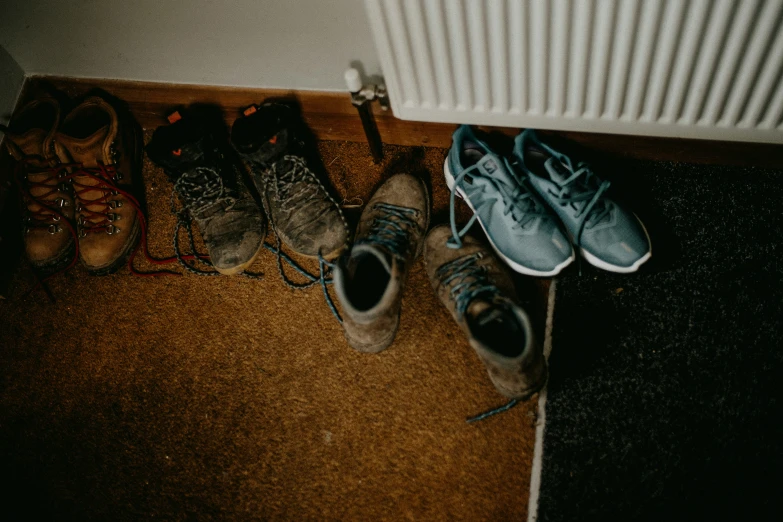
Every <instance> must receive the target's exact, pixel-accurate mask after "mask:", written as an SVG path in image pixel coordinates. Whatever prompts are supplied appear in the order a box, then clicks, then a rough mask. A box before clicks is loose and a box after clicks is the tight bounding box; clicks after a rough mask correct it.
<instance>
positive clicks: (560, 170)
mask: <svg viewBox="0 0 783 522" xmlns="http://www.w3.org/2000/svg"><path fill="white" fill-rule="evenodd" d="M544 168H545V169H546V171H547V173H548V174H549V178H550V179H551V180H552V181H554V182H555V183H557V184H558V186H561V187H562V186H563V184H564V183H565V182H566V181H568V178H570V177H571V176H573V173H572V172H571V171H569V170H568V169H567V168H566V167H565V165H563V164H562V163H561V162H560V161H559V160H558V159H557V158H555V157H551V158H549V159H548V160H546V163H544Z"/></svg>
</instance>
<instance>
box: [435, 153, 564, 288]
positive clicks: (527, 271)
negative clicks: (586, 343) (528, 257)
mask: <svg viewBox="0 0 783 522" xmlns="http://www.w3.org/2000/svg"><path fill="white" fill-rule="evenodd" d="M443 174H444V175H445V177H446V185H447V186H448V187H449V190H451V191H453V190H454V176H453V175H452V174H451V171H450V170H449V160H448V158H446V161H445V162H444V163H443ZM457 195H458V196H459V197H460V199H462V200H463V201H464V202H465V203H467V205H468V207H469V208H470V210H471V212H473V213H474V214H475V213H476V209H475V208H473V204H472V203H471V202H470V199H468V197H467V195H466V194H465V192H464V191H463V190H462V189H461V188H459V187H457ZM476 221H478V224H479V225H481V228H482V230H484V235H485V236H487V240H488V241H489V244H490V245H491V246H492V250H494V251H495V253H496V254H497V255H498V256H500V258H501V259H502V260H503V261H505V262H506V264H507V265H508V266H510V267H511V269H512V270H514V272H517V273H519V274H524V275H529V276H535V277H554V276H556V275H557V274H559V273H560V272H562V271H563V269H564V268H565V267H567V266H568V265H570V264H571V263H573V262H574V259H576V254H575V253H573V252H572V253H571V257H569V258H568V259H566V260H565V261H563V262H562V263H560V264H559V265H557V266H556V267H555V268H553V269H552V270H550V271H548V272H542V271H539V270H534V269H532V268H528V267H526V266H523V265H520V264H519V263H517V262H516V261H514V260H513V259H509V258H508V257H507V256H506V255H505V254H503V252H501V251H500V249H499V248H498V247H497V246H496V245H495V243H494V242H493V241H492V237H490V235H489V234H488V233H487V229H486V228H485V227H484V223H482V222H481V218H477V219H476ZM572 250H573V249H572Z"/></svg>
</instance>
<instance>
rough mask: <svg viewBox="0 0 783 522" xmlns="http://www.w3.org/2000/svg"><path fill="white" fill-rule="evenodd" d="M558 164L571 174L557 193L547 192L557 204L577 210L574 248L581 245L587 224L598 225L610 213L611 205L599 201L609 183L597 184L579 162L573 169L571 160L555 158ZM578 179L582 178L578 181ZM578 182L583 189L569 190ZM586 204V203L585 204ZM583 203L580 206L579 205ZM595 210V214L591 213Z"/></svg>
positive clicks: (588, 169)
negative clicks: (577, 223)
mask: <svg viewBox="0 0 783 522" xmlns="http://www.w3.org/2000/svg"><path fill="white" fill-rule="evenodd" d="M555 157H556V158H557V159H558V160H560V163H561V164H562V165H563V166H564V167H565V168H566V169H568V171H569V172H571V177H569V178H568V179H567V180H565V181H564V182H563V184H562V186H561V187H560V190H559V191H557V192H554V191H551V190H550V191H549V194H550V195H552V196H554V197H555V198H557V200H558V202H559V203H560V204H561V205H563V206H565V205H571V204H573V205H574V206H575V207H576V208H577V209H578V210H577V213H576V218H577V219H578V220H579V228H578V230H577V234H576V238H575V239H576V246H577V247H579V246H581V244H582V233H583V232H584V230H585V227H586V226H587V225H588V224H597V223H600V222H601V221H602V220H603V219H604V218H605V217H607V216H608V215H609V213H610V212H611V211H612V207H611V205H609V204H607V203H606V202H604V201H602V200H601V197H602V196H603V194H604V192H606V191H607V190H608V189H609V186H610V185H611V183H610V182H609V181H601V182H600V183H598V177H597V176H596V175H595V174H594V173H593V171H592V170H591V169H590V167H589V166H588V165H587V164H586V163H584V162H579V163H577V165H576V168H574V165H573V163H572V162H571V159H570V158H569V157H568V156H565V155H557V156H555ZM580 178H582V179H581V180H580ZM577 182H580V183H581V185H582V186H583V187H584V188H582V189H579V190H578V191H576V192H575V191H573V190H572V189H571V187H572V185H574V183H577ZM585 202H586V203H585ZM581 203H585V204H582V205H581V208H580V206H579V205H580V204H581ZM593 210H595V212H593Z"/></svg>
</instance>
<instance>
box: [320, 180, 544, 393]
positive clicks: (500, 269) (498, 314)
mask: <svg viewBox="0 0 783 522" xmlns="http://www.w3.org/2000/svg"><path fill="white" fill-rule="evenodd" d="M429 222H430V201H429V195H428V191H427V188H426V185H425V184H424V182H423V181H422V180H421V179H419V178H416V177H414V176H410V175H407V174H397V175H395V176H392V177H391V178H389V179H388V180H387V181H386V182H385V183H384V184H383V185H382V186H381V187H380V188H379V189H378V190H377V191H376V192H375V194H374V195H373V197H372V199H371V200H370V201H369V203H368V204H367V206H366V207H365V209H364V211H363V213H362V216H361V218H360V220H359V225H358V229H357V231H356V239H355V243H354V245H353V247H352V248H351V249H350V251H348V252H346V253H345V254H344V255H343V256H342V257H341V258H340V260H338V262H337V264H336V266H335V269H334V286H335V292H336V294H337V298H338V300H339V302H340V305H341V307H342V310H343V314H344V318H343V330H344V332H345V338H346V340H347V341H348V344H350V345H351V346H352V347H353V348H355V349H356V350H358V351H361V352H367V353H378V352H381V351H383V350H385V349H386V348H388V347H389V346H390V345H391V344H392V342H393V341H394V337H395V335H396V333H397V328H398V326H399V321H400V307H401V302H402V293H403V289H404V286H405V281H406V280H407V277H408V272H409V271H410V267H411V265H412V264H413V262H414V261H415V260H416V258H417V257H418V256H419V254H421V253H422V252H423V256H424V264H425V267H426V270H427V275H428V276H429V279H430V283H431V284H432V287H433V289H434V290H435V293H436V294H437V295H438V297H439V298H440V300H441V302H442V303H443V305H444V306H445V307H446V309H447V310H449V312H450V313H451V315H452V317H453V318H454V320H455V321H456V322H457V325H458V326H459V327H460V329H461V330H462V331H463V332H464V333H465V335H466V337H467V338H468V341H469V343H470V345H471V346H472V347H473V349H474V350H475V351H476V353H477V354H478V356H479V358H480V359H481V361H482V362H483V363H484V366H485V367H486V369H487V373H488V374H489V377H490V379H491V380H492V383H493V384H494V385H495V388H496V389H497V390H498V391H499V392H500V393H501V394H503V395H505V396H506V397H509V398H512V399H524V398H527V397H529V396H530V395H532V394H533V393H535V392H537V391H539V390H540V389H541V388H542V387H543V385H544V383H545V382H546V377H547V370H546V361H545V359H544V356H543V353H542V350H541V346H540V344H539V343H538V342H537V340H536V338H535V335H534V332H533V328H532V327H531V324H530V320H529V318H528V316H527V314H526V313H525V311H524V310H523V309H522V307H521V306H519V304H518V300H517V297H516V292H515V289H514V283H513V280H512V278H511V275H510V273H509V270H508V268H507V267H506V266H505V265H504V264H503V263H502V262H501V261H500V260H499V259H498V258H497V256H495V254H494V252H492V250H491V249H490V248H489V247H488V246H486V245H485V244H483V243H481V242H480V241H478V240H477V239H476V238H474V237H471V236H466V237H465V238H464V240H463V242H462V246H461V247H460V248H452V247H450V246H449V245H448V244H447V241H448V239H449V237H450V236H451V230H450V229H449V227H448V226H445V225H441V226H437V227H435V228H433V229H432V230H431V231H430V232H429V234H427V230H428V228H429ZM425 236H426V237H425Z"/></svg>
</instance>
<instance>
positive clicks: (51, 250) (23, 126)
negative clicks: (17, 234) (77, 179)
mask: <svg viewBox="0 0 783 522" xmlns="http://www.w3.org/2000/svg"><path fill="white" fill-rule="evenodd" d="M59 123H60V104H59V103H58V102H57V100H55V99H54V98H49V97H44V98H39V99H37V100H34V101H32V102H30V103H28V104H27V105H25V106H24V107H23V108H22V109H21V110H20V111H18V113H17V114H16V115H15V116H14V118H13V119H12V120H11V123H10V125H9V127H8V130H7V131H6V132H5V134H6V141H5V144H6V148H7V149H8V151H9V152H10V153H11V156H13V157H14V159H16V160H17V161H19V162H22V164H20V165H18V170H17V171H16V172H17V177H18V179H17V181H18V182H19V186H20V188H21V191H22V199H23V200H24V204H23V209H24V210H23V212H24V215H23V221H24V223H23V226H24V246H25V253H26V255H27V259H28V260H29V261H30V263H32V264H33V265H34V266H36V267H38V268H42V269H46V270H57V269H59V268H60V267H61V266H63V265H65V264H67V263H68V262H69V261H71V260H72V259H73V255H74V245H75V243H74V237H73V234H72V232H71V230H70V228H69V227H68V226H67V224H66V223H64V222H63V219H65V220H72V219H73V217H74V204H73V195H72V192H71V186H70V184H69V183H64V182H63V179H62V178H63V177H64V176H65V175H66V174H67V173H66V172H64V170H63V169H59V168H57V164H59V161H58V160H57V156H56V154H55V151H54V135H55V132H56V130H57V126H58V125H59Z"/></svg>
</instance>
